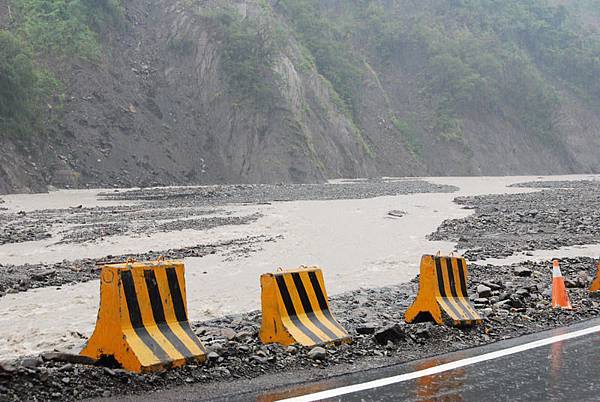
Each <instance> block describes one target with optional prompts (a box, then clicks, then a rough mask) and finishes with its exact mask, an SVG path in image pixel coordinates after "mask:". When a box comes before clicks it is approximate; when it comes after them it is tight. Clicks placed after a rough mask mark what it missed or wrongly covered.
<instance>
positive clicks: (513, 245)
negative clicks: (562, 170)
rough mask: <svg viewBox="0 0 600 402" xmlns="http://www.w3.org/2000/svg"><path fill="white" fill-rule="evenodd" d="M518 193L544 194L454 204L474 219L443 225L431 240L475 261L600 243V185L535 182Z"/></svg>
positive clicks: (478, 198) (482, 198)
mask: <svg viewBox="0 0 600 402" xmlns="http://www.w3.org/2000/svg"><path fill="white" fill-rule="evenodd" d="M515 187H533V188H543V189H544V190H542V191H539V192H533V193H524V194H494V195H483V196H476V197H457V198H456V199H455V202H456V203H458V204H460V205H463V206H464V208H467V209H474V210H475V213H474V214H473V215H471V216H468V217H466V218H463V219H455V220H446V221H444V222H443V223H442V225H440V227H439V228H438V229H437V231H436V232H434V233H433V234H431V236H430V239H431V240H451V241H456V242H457V246H456V248H457V249H458V250H464V252H463V255H464V256H465V257H466V258H467V259H468V260H471V261H474V260H478V259H485V258H502V257H507V256H510V255H512V254H514V253H516V252H520V251H525V252H527V251H532V250H553V249H557V248H559V247H563V246H573V245H578V244H595V243H599V242H600V198H598V194H599V191H600V182H598V181H574V182H534V183H520V184H518V185H516V186H515Z"/></svg>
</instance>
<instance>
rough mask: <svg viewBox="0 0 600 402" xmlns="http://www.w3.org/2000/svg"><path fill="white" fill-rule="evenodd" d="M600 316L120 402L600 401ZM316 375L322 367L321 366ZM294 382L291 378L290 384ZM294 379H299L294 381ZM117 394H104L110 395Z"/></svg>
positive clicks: (165, 392) (176, 390) (168, 391)
mask: <svg viewBox="0 0 600 402" xmlns="http://www.w3.org/2000/svg"><path fill="white" fill-rule="evenodd" d="M598 326H600V318H596V319H593V320H589V321H586V322H581V323H578V324H575V325H572V326H570V327H563V328H557V329H554V330H551V331H544V332H539V333H536V334H532V335H527V336H523V337H520V338H515V339H510V340H506V341H501V342H496V343H493V344H490V345H487V346H483V347H477V348H472V349H468V350H463V351H458V352H454V353H449V354H446V355H441V356H437V357H434V358H429V359H423V360H418V361H414V362H410V363H405V364H398V365H391V366H387V367H383V368H373V369H367V370H360V371H355V372H353V373H350V374H347V373H334V372H331V373H330V375H331V376H332V377H330V378H329V379H326V380H320V381H311V380H310V374H309V375H307V373H303V372H299V373H281V374H279V375H275V376H266V377H265V378H260V377H259V378H255V379H240V380H234V381H231V382H228V383H223V384H217V385H214V384H212V385H203V384H196V385H193V386H190V387H181V388H174V389H170V390H163V391H159V392H156V393H153V394H146V395H138V396H127V397H120V398H116V399H112V398H111V399H110V400H111V401H112V400H118V401H127V402H130V401H136V402H148V401H211V402H222V401H223V402H224V401H236V402H237V401H258V402H271V401H278V400H284V399H286V398H293V397H302V396H305V397H308V398H307V400H326V401H431V400H433V401H440V400H441V401H490V400H492V401H599V400H600V327H598ZM591 327H598V328H595V330H594V331H595V332H593V333H591V334H588V335H583V336H580V337H577V338H573V339H567V340H563V341H559V342H556V343H552V344H549V345H546V346H540V347H537V348H533V349H529V350H525V351H521V352H518V353H514V354H511V355H507V356H502V357H498V358H495V359H492V360H487V361H482V362H477V363H474V364H471V365H467V366H464V367H459V368H456V369H452V370H449V371H444V372H441V373H438V374H434V375H429V376H423V377H420V378H417V379H412V380H408V381H404V382H400V383H396V384H392V385H387V386H383V387H379V388H373V389H368V390H364V391H359V392H354V393H348V394H345V395H342V396H337V397H334V398H329V399H318V398H314V397H310V395H311V394H314V393H317V392H321V391H327V390H332V389H335V388H339V387H346V386H350V385H355V384H361V383H365V382H369V381H374V380H378V379H382V378H387V377H392V376H398V375H402V374H407V373H414V372H415V371H419V370H424V369H427V368H431V367H436V366H439V365H442V364H446V363H451V362H457V361H460V360H461V359H469V358H475V357H478V356H482V355H485V354H488V353H493V352H498V353H499V352H500V351H503V350H506V349H508V348H514V347H519V346H521V345H525V344H528V343H530V342H535V341H540V340H544V339H548V338H550V337H555V336H560V335H565V334H570V333H573V332H574V331H581V330H585V329H589V328H591ZM313 374H314V373H313ZM286 384H289V385H286ZM291 384H293V385H291ZM105 400H109V399H103V401H105Z"/></svg>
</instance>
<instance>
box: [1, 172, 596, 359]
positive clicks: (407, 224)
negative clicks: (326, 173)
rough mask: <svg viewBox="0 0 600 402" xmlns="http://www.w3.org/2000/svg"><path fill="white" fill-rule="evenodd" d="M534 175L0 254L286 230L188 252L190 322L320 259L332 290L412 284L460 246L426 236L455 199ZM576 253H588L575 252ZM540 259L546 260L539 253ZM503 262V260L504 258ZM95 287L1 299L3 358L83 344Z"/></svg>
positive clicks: (97, 252) (38, 256)
mask: <svg viewBox="0 0 600 402" xmlns="http://www.w3.org/2000/svg"><path fill="white" fill-rule="evenodd" d="M590 177H597V176H590V175H585V176H553V177H544V178H542V180H579V179H587V178H590ZM536 179H538V177H528V176H521V177H470V178H451V177H444V178H430V179H429V178H428V179H426V180H429V181H432V182H434V183H438V184H450V185H455V186H458V187H459V188H460V190H459V191H458V192H455V193H440V194H435V193H434V194H409V195H400V196H392V197H378V198H373V199H365V200H333V201H293V202H280V203H277V202H276V203H273V204H271V205H254V206H228V207H227V209H228V210H231V211H234V212H236V213H240V211H243V212H244V213H250V211H252V212H261V213H263V214H264V215H265V216H264V217H263V218H261V219H259V220H258V221H257V222H254V223H251V224H249V225H242V226H223V227H218V228H215V229H211V230H207V231H192V230H186V231H181V232H171V233H157V234H152V235H151V236H148V237H142V238H140V237H123V236H120V237H114V238H109V239H107V240H105V241H101V242H96V243H91V244H85V245H76V246H74V245H61V247H58V246H49V245H47V244H45V243H43V242H31V243H25V244H23V245H19V246H18V247H22V248H13V247H12V246H13V245H10V246H11V247H0V261H2V262H8V261H13V262H15V261H16V259H19V258H20V262H19V263H21V264H22V263H23V262H25V261H29V262H35V261H45V262H50V261H61V260H63V259H74V258H81V257H99V256H104V255H107V254H121V253H126V252H134V251H136V252H138V251H147V250H149V249H154V250H160V249H167V248H173V247H183V246H191V245H195V244H198V243H214V242H217V241H223V240H229V239H236V238H240V237H245V236H253V235H259V234H264V235H267V236H277V235H280V234H281V235H283V236H284V238H283V239H282V240H278V241H277V242H274V243H264V244H262V245H261V247H262V250H261V251H258V252H255V253H252V254H250V255H248V256H247V257H246V258H232V256H228V255H226V254H225V255H221V254H216V255H209V256H206V257H204V258H187V259H185V263H186V279H187V287H188V307H189V315H190V318H191V319H192V320H203V319H208V318H213V317H218V316H221V315H224V314H230V313H239V312H244V311H250V310H253V309H257V308H260V286H259V276H260V274H262V273H264V272H269V271H273V270H275V269H276V268H278V267H280V266H281V267H297V266H299V265H319V266H321V267H322V268H323V269H324V276H325V281H326V283H327V290H328V293H329V294H330V295H334V294H338V293H341V292H346V291H351V290H355V289H358V288H361V287H365V288H369V287H380V286H387V285H393V284H398V283H402V282H406V281H408V280H410V279H411V278H413V277H414V276H415V275H416V274H417V273H418V264H419V261H420V257H421V255H422V254H424V253H435V252H436V251H438V250H440V251H442V252H443V253H447V252H450V251H452V250H453V248H454V243H453V242H430V241H427V240H426V238H425V236H426V235H428V234H429V233H431V232H433V231H434V230H435V229H436V228H437V227H438V226H439V225H440V224H441V222H442V221H443V220H444V219H456V218H461V217H465V216H467V215H469V214H471V213H472V212H473V211H472V210H465V209H462V208H461V206H459V205H457V204H454V203H453V202H452V200H453V199H454V198H455V197H457V196H468V195H478V194H491V193H518V192H529V191H538V190H533V189H526V188H507V187H506V186H507V185H509V184H512V183H519V182H524V181H531V180H536ZM95 193H96V192H92V191H83V192H81V191H76V192H68V191H63V192H58V195H57V193H51V194H50V195H44V196H40V197H39V198H38V197H37V196H31V195H26V196H8V197H7V198H9V199H10V203H9V204H10V206H11V208H12V207H16V208H25V207H32V206H33V205H34V204H36V203H38V204H37V205H38V206H39V205H42V206H44V207H53V208H54V207H65V206H74V205H79V204H84V206H91V205H93V203H94V202H97V201H96V200H95ZM91 194H94V195H91ZM52 195H57V196H58V197H59V200H53V199H52ZM19 197H22V199H23V200H21V198H19ZM44 197H46V198H44ZM84 201H85V202H84ZM7 202H8V200H7ZM86 202H89V203H90V204H86ZM102 205H106V204H102ZM219 208H220V209H224V208H223V207H219ZM391 210H402V211H405V212H406V215H405V216H403V217H401V218H395V217H391V216H389V215H388V212H389V211H391ZM565 251H568V250H565ZM573 252H577V255H581V253H580V252H579V251H577V250H575V251H573ZM589 252H590V253H592V252H593V250H591V249H590V250H589ZM21 253H22V254H21ZM551 253H552V254H551V256H560V255H559V254H558V253H557V251H552V252H551ZM584 255H585V254H584ZM522 257H523V259H532V258H533V257H531V256H522ZM540 258H543V257H542V255H540ZM486 262H488V261H486ZM502 263H506V260H505V261H503V262H502ZM98 293H99V284H98V282H97V281H93V282H88V283H82V284H75V285H70V286H63V287H62V288H60V289H56V288H45V289H37V290H32V291H29V292H26V293H19V294H13V295H7V296H5V297H3V298H0V360H1V359H6V358H11V357H15V356H17V355H23V354H28V353H38V352H41V351H45V350H51V349H53V348H59V349H64V348H69V347H71V346H73V345H77V344H80V343H81V341H82V340H81V337H80V336H79V334H83V335H85V336H88V335H89V334H90V333H91V331H92V330H93V327H94V323H95V319H96V314H97V309H98V298H99V295H98Z"/></svg>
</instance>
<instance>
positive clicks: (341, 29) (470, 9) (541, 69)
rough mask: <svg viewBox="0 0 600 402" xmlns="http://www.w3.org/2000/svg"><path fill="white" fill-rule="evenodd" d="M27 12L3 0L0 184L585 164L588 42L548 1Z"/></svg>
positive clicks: (32, 6)
mask: <svg viewBox="0 0 600 402" xmlns="http://www.w3.org/2000/svg"><path fill="white" fill-rule="evenodd" d="M590 1H593V0H590ZM41 3H43V2H41V1H40V0H0V28H1V29H2V31H0V33H2V32H4V39H3V37H2V36H0V53H2V52H4V53H5V54H7V52H8V51H9V50H11V49H12V50H11V51H12V52H13V53H11V54H13V56H12V57H11V58H10V59H11V60H21V63H20V64H18V65H17V64H16V63H13V64H11V63H10V62H7V63H5V65H3V64H1V62H0V128H1V129H2V132H0V141H1V142H2V145H3V146H2V151H0V191H3V192H7V191H39V190H43V189H44V188H45V186H46V185H49V184H51V185H55V186H58V187H64V186H69V187H84V186H131V185H144V186H146V185H159V184H161V185H165V184H204V183H214V182H235V183H244V182H282V181H290V182H315V181H322V180H325V179H327V178H336V177H364V176H377V175H446V174H457V175H458V174H513V173H536V174H541V173H559V172H560V173H567V172H592V171H599V170H600V160H599V159H598V158H597V157H596V156H595V150H596V149H598V146H599V145H600V136H598V132H599V131H600V113H599V111H600V108H599V106H598V105H599V104H600V91H599V90H598V88H599V87H598V83H597V82H594V79H593V78H594V77H595V76H596V75H595V74H597V73H599V72H600V54H598V53H597V52H596V51H597V50H598V49H600V47H599V46H598V41H597V40H596V39H595V37H594V35H593V34H590V33H588V32H587V31H586V30H587V29H589V28H588V27H589V26H591V25H590V23H589V21H588V22H585V24H584V23H581V22H580V21H581V20H579V19H578V17H576V16H575V14H573V15H571V11H569V9H568V8H567V9H565V8H564V7H560V5H557V6H555V5H552V6H550V5H547V3H546V1H545V0H528V1H525V2H518V1H516V0H515V1H508V2H506V1H495V0H446V1H434V0H423V1H416V0H395V1H392V0H373V1H365V0H347V1H341V0H320V1H319V0H273V1H272V2H266V1H264V0H228V1H216V0H203V1H199V0H183V1H166V0H165V1H163V0H153V1H150V0H123V1H121V2H118V1H116V0H70V1H66V2H64V4H66V6H65V7H66V8H64V9H60V10H54V11H55V12H49V11H48V10H46V9H45V8H44V7H47V5H46V6H40V4H41ZM561 3H565V1H562V2H561ZM55 4H58V3H55ZM61 4H62V2H61ZM567 5H568V4H567ZM9 7H10V9H9ZM38 7H39V8H38ZM9 10H10V11H9ZM49 32H50V33H52V35H50V34H49ZM8 36H10V37H8ZM3 43H4V45H3ZM534 44H535V45H534ZM562 53H564V55H562V56H561V57H563V59H557V57H558V56H556V55H557V54H559V55H561V54H562ZM17 54H19V57H16V56H14V55H17ZM29 59H30V60H31V63H30V64H31V65H29V64H27V62H26V61H27V60H29ZM23 60H25V61H23ZM565 60H567V61H572V62H571V63H570V64H569V65H568V66H567V65H565ZM24 66H28V67H27V68H26V67H24ZM23 71H26V72H27V74H29V75H27V74H25V73H23ZM9 72H10V74H9ZM3 74H4V75H3ZM7 77H8V78H7ZM11 77H12V78H11ZM15 77H17V78H19V79H17V78H15ZM22 77H29V79H23V78H22ZM3 80H4V81H3ZM596 81H597V80H596ZM3 82H4V84H2V83H3ZM23 82H33V83H34V84H33V85H30V87H26V86H25V88H22V87H23V85H24V84H23ZM17 84H18V85H17ZM2 85H5V86H4V87H3V86H2ZM3 88H9V90H8V91H7V90H5V91H4V92H3ZM16 90H19V91H21V90H22V93H23V95H22V96H20V97H19V99H26V100H27V102H22V104H21V103H20V102H17V101H15V100H12V101H8V102H7V101H6V99H9V100H10V99H11V98H9V97H6V94H7V93H12V94H15V91H16ZM3 95H4V96H5V99H2V96H3ZM13 96H14V95H13ZM3 101H4V103H3ZM3 105H4V106H3ZM15 105H16V106H15ZM32 116H33V117H32Z"/></svg>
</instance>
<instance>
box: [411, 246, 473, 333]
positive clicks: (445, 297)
mask: <svg viewBox="0 0 600 402" xmlns="http://www.w3.org/2000/svg"><path fill="white" fill-rule="evenodd" d="M404 319H405V320H406V322H408V323H412V322H421V321H435V322H436V323H437V324H440V325H441V324H444V323H451V324H453V325H455V326H466V325H472V324H475V323H481V317H480V316H479V314H477V311H475V307H473V305H472V304H471V302H470V301H469V295H468V294H467V263H466V261H465V259H464V258H462V257H445V256H439V255H437V256H433V255H424V256H423V257H422V258H421V268H420V274H419V293H418V294H417V298H416V299H415V301H414V302H413V304H412V305H411V306H410V307H409V308H408V310H407V311H406V313H405V314H404Z"/></svg>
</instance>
